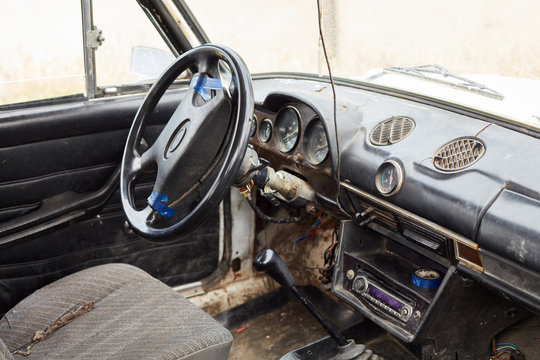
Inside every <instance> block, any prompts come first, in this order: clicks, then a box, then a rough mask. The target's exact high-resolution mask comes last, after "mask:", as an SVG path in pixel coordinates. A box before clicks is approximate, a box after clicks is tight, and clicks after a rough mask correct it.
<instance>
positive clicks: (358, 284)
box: [352, 276, 367, 294]
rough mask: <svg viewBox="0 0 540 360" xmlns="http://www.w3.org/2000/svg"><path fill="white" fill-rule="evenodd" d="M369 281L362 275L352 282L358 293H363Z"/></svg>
mask: <svg viewBox="0 0 540 360" xmlns="http://www.w3.org/2000/svg"><path fill="white" fill-rule="evenodd" d="M366 287H367V283H366V280H365V279H364V278H363V277H362V276H357V277H356V279H354V281H353V283H352V289H353V290H354V291H355V292H357V293H359V294H360V293H363V292H364V291H365V290H366Z"/></svg>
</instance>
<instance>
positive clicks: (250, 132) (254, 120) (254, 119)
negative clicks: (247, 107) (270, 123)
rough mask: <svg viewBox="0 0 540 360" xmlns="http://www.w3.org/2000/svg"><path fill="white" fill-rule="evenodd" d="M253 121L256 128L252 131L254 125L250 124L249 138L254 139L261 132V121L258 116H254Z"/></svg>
mask: <svg viewBox="0 0 540 360" xmlns="http://www.w3.org/2000/svg"><path fill="white" fill-rule="evenodd" d="M251 121H253V122H252V124H255V127H254V128H253V129H254V130H252V128H251V126H253V125H251V124H250V129H249V137H250V138H254V137H255V135H257V132H258V130H259V119H258V118H257V115H255V114H253V116H252V117H251Z"/></svg>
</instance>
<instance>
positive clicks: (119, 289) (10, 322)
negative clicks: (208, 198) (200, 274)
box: [0, 264, 232, 360]
mask: <svg viewBox="0 0 540 360" xmlns="http://www.w3.org/2000/svg"><path fill="white" fill-rule="evenodd" d="M59 322H64V323H65V322H69V323H67V324H66V325H64V326H62V327H58V328H56V325H58V323H59ZM51 328H53V330H52V331H51ZM36 332H42V333H36ZM47 333H49V334H47ZM39 334H41V335H40V336H41V337H43V336H45V338H44V339H42V340H40V341H37V342H34V344H33V345H32V346H31V348H30V355H29V356H26V357H23V356H22V355H19V354H17V352H16V351H17V350H19V352H24V351H26V350H27V347H28V345H30V344H32V339H33V338H34V336H36V335H39ZM38 337H39V336H38ZM0 339H2V340H3V341H4V343H5V345H6V346H7V347H8V349H9V350H10V351H11V352H12V353H13V354H14V355H13V357H14V358H15V359H17V358H21V359H49V358H55V359H130V360H131V359H190V360H195V359H226V358H227V356H228V353H229V349H230V346H231V342H232V336H231V334H230V333H229V331H228V330H227V329H225V328H223V327H222V326H221V325H220V324H219V323H217V322H216V321H215V320H214V319H212V317H210V316H209V315H207V314H206V313H204V312H203V311H202V310H201V309H199V308H198V307H197V306H195V305H194V304H192V303H191V302H189V301H188V300H186V299H185V298H184V297H182V296H181V295H180V294H178V293H176V292H175V291H173V290H172V289H171V288H170V287H168V286H167V285H165V284H163V283H162V282H160V281H159V280H156V279H154V278H153V277H151V276H150V275H148V274H147V273H146V272H144V271H142V270H140V269H138V268H136V267H134V266H131V265H125V264H108V265H102V266H97V267H94V268H90V269H87V270H83V271H80V272H78V273H75V274H72V275H70V276H67V277H65V278H63V279H60V280H58V281H55V282H54V283H51V284H49V285H47V286H45V287H43V288H42V289H40V290H38V291H36V292H34V293H33V294H32V295H30V296H28V297H27V298H25V299H24V300H22V301H21V302H20V303H19V304H17V305H16V306H15V307H14V308H13V309H11V310H10V311H9V312H8V313H7V314H6V315H5V316H4V317H3V318H2V319H1V320H0Z"/></svg>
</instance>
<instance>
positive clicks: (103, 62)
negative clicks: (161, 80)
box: [93, 0, 174, 89]
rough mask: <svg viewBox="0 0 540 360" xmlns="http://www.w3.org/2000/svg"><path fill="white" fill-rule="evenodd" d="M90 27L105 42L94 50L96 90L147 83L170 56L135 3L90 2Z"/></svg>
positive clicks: (131, 0) (119, 0) (118, 0)
mask: <svg viewBox="0 0 540 360" xmlns="http://www.w3.org/2000/svg"><path fill="white" fill-rule="evenodd" d="M93 4H94V7H93V10H94V14H93V15H94V25H95V26H96V27H97V28H99V29H100V30H102V31H103V36H104V37H105V41H104V42H103V44H102V45H101V46H100V47H99V48H98V49H97V50H96V52H95V59H96V82H97V87H98V88H102V89H104V88H105V89H106V88H109V87H115V86H120V85H134V84H138V83H148V82H149V81H148V80H151V79H155V78H157V77H158V76H159V75H160V74H161V72H162V71H163V70H164V69H165V68H166V67H167V66H168V65H169V64H170V63H171V62H172V61H173V60H174V55H173V54H172V52H171V51H170V49H169V47H168V46H167V44H166V43H165V41H164V40H163V38H162V37H161V36H160V34H159V32H158V31H157V30H156V28H155V27H154V25H153V24H152V23H151V21H150V19H149V18H148V16H146V14H145V13H144V11H143V9H142V8H141V7H140V6H139V4H138V3H137V2H136V1H135V0H115V1H110V0H93Z"/></svg>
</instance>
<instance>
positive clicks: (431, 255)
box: [250, 76, 540, 346]
mask: <svg viewBox="0 0 540 360" xmlns="http://www.w3.org/2000/svg"><path fill="white" fill-rule="evenodd" d="M254 91H255V101H256V102H255V104H256V106H255V114H254V117H253V119H254V121H253V122H252V128H251V138H250V144H251V145H252V146H253V148H254V149H255V150H256V151H257V153H258V154H259V156H260V157H262V158H265V159H266V160H268V161H269V162H270V163H271V165H272V166H273V167H274V168H276V169H280V170H287V171H290V172H291V173H293V174H295V175H297V176H299V177H302V178H303V179H304V180H306V181H307V182H309V184H310V185H311V186H312V187H313V189H314V190H315V191H316V192H317V194H318V195H319V196H320V199H326V200H327V201H326V202H325V201H322V200H321V202H320V203H319V204H318V205H319V207H321V208H325V207H327V206H329V207H332V202H331V201H328V199H336V197H337V196H339V203H340V206H339V207H338V206H333V209H334V210H335V209H336V208H339V209H340V210H341V211H342V213H341V215H342V216H343V218H344V219H346V220H344V221H343V222H342V227H341V237H340V245H339V246H340V248H339V252H338V257H337V264H336V268H335V272H334V278H333V284H332V290H333V292H334V293H335V294H336V295H337V296H338V297H339V298H341V299H342V300H344V301H345V302H347V303H348V304H349V305H351V306H352V307H353V308H355V309H356V310H358V311H359V312H361V313H362V314H363V315H365V316H366V317H368V318H370V319H371V320H373V321H374V322H376V323H377V324H379V325H380V326H382V327H383V328H385V329H386V330H388V331H389V332H390V333H392V334H393V335H395V336H397V337H398V338H400V339H401V340H403V341H407V342H410V341H413V340H414V339H416V338H417V337H418V336H422V331H424V332H425V331H428V330H426V329H428V328H429V326H430V325H429V323H430V321H431V322H433V321H435V320H434V318H435V317H436V315H434V314H437V313H438V312H440V311H441V310H440V309H441V308H442V307H444V306H447V302H446V303H445V300H442V299H445V298H453V299H454V300H456V301H465V302H469V303H470V304H474V302H475V301H477V300H475V299H468V298H467V296H466V295H463V296H462V295H459V294H460V293H461V292H460V291H457V290H456V288H455V287H456V286H457V285H455V284H457V280H456V277H459V276H462V277H463V276H467V277H470V278H471V279H474V280H475V281H476V283H478V284H481V286H482V288H486V289H489V290H490V291H495V292H497V293H499V294H503V295H504V297H506V298H510V299H512V301H514V302H517V303H519V304H521V305H523V306H525V307H527V308H528V309H532V310H533V311H540V275H539V274H540V222H539V221H538V219H540V182H538V180H537V179H538V177H539V176H540V169H538V168H537V167H536V166H532V164H540V151H539V150H540V146H539V144H540V140H539V139H537V138H535V137H533V136H531V135H527V134H524V133H520V132H517V131H514V130H511V129H509V128H506V127H505V126H504V124H503V123H501V122H500V121H498V120H497V119H494V118H489V117H487V116H485V115H484V114H477V113H474V112H472V111H469V110H464V109H458V108H453V107H451V106H449V105H448V104H442V103H436V102H433V101H431V100H426V99H416V98H414V97H413V96H410V95H407V94H389V93H388V91H385V90H384V89H382V90H381V89H369V88H366V86H361V85H355V84H352V83H338V84H337V85H336V94H337V104H336V105H337V106H336V116H337V129H338V134H337V136H336V134H335V132H334V123H333V112H334V107H333V101H332V93H331V87H330V86H329V84H328V83H326V82H324V81H315V80H312V79H308V78H302V77H283V78H274V77H271V76H266V77H264V76H263V77H260V78H255V79H254ZM338 149H339V161H338V155H337V154H338ZM338 166H339V172H338V171H337V169H338ZM336 173H339V188H338V184H336V177H335V174H336ZM334 205H335V204H334ZM535 219H536V220H535ZM460 296H462V298H460ZM477 298H478V297H477ZM445 304H446V305H445ZM479 306H480V305H479ZM467 311H469V310H467ZM470 311H472V313H471V316H473V314H474V310H470ZM456 346H457V345H456Z"/></svg>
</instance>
